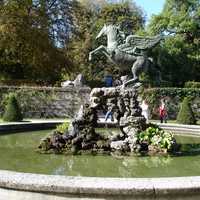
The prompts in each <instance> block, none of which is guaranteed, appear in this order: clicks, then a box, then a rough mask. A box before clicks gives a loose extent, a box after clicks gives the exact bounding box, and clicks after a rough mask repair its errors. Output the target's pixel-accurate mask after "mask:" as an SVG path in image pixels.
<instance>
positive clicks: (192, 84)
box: [185, 81, 200, 88]
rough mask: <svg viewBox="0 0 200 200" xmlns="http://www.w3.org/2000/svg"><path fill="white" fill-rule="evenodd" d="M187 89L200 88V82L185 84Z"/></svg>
mask: <svg viewBox="0 0 200 200" xmlns="http://www.w3.org/2000/svg"><path fill="white" fill-rule="evenodd" d="M185 87H186V88H200V82H195V81H188V82H186V83H185Z"/></svg>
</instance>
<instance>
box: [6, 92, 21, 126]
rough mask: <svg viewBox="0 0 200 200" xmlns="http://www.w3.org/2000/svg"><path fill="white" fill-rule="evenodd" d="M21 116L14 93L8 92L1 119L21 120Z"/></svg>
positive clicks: (9, 120) (8, 120)
mask: <svg viewBox="0 0 200 200" xmlns="http://www.w3.org/2000/svg"><path fill="white" fill-rule="evenodd" d="M22 119H23V116H22V112H21V109H20V107H19V104H18V102H17V98H16V95H15V94H14V93H10V94H9V95H8V99H7V102H6V106H5V111H4V114H3V120H4V121H7V122H14V121H22Z"/></svg>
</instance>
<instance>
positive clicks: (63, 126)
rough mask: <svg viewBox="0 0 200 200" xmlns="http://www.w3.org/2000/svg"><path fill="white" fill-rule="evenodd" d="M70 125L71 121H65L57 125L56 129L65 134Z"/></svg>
mask: <svg viewBox="0 0 200 200" xmlns="http://www.w3.org/2000/svg"><path fill="white" fill-rule="evenodd" d="M68 126H69V122H64V123H63V124H61V125H58V126H57V127H56V131H58V132H59V133H62V134H64V133H66V131H67V130H68Z"/></svg>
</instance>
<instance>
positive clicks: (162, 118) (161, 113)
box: [159, 100, 167, 123]
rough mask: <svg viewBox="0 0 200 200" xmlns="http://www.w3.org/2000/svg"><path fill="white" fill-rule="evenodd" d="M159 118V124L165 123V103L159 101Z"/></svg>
mask: <svg viewBox="0 0 200 200" xmlns="http://www.w3.org/2000/svg"><path fill="white" fill-rule="evenodd" d="M159 116H160V123H163V122H165V123H167V108H166V105H165V101H164V100H161V105H160V107H159Z"/></svg>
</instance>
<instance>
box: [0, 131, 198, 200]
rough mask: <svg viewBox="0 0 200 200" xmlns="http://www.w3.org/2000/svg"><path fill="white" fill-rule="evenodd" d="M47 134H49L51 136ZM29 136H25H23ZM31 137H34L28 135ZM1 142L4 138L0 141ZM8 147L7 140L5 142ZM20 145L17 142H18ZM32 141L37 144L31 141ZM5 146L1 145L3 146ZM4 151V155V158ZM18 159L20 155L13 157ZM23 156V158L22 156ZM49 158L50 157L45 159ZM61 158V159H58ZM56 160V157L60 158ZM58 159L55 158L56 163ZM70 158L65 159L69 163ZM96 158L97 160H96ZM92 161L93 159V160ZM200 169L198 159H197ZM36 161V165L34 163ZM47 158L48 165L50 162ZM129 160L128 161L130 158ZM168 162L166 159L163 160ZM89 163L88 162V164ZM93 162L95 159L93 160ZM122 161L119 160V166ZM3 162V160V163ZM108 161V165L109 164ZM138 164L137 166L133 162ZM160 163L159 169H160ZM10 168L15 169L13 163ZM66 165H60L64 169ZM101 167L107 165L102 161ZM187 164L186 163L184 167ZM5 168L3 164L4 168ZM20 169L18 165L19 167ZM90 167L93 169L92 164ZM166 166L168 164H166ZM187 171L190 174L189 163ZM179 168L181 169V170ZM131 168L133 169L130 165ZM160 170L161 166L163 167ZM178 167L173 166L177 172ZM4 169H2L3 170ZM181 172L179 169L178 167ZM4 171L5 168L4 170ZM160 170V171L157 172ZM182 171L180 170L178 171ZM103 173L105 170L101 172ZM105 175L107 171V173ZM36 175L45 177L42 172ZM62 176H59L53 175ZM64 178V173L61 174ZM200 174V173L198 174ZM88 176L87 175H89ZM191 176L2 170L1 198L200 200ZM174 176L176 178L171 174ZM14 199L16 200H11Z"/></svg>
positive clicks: (14, 141)
mask: <svg viewBox="0 0 200 200" xmlns="http://www.w3.org/2000/svg"><path fill="white" fill-rule="evenodd" d="M48 132H49V131H47V132H46V133H48ZM20 134H21V133H19V134H10V136H14V135H20ZM24 134H26V133H24ZM27 135H29V136H30V135H31V134H27ZM0 139H1V138H0ZM38 139H39V137H37V141H38ZM23 140H24V141H26V142H25V144H28V143H29V142H28V140H27V138H24V137H23ZM2 141H3V142H2V143H3V144H5V140H2ZM17 141H18V142H17ZM31 141H34V140H33V139H31ZM19 143H20V142H19V140H18V139H16V138H15V139H14V140H13V141H12V142H11V143H8V144H9V145H10V146H13V147H14V146H15V144H19ZM1 146H2V145H1ZM2 154H3V151H2V153H1V156H0V157H2V156H3V155H2ZM14 155H15V156H16V157H17V151H15V154H14ZM22 156H24V155H22ZM43 156H49V155H43ZM57 156H58V157H59V155H57ZM57 156H56V157H57ZM54 158H55V157H52V159H54ZM66 158H67V157H65V159H66ZM93 158H95V156H94V157H93ZM93 158H92V159H93ZM195 159H196V160H197V165H198V157H196V158H195ZM31 160H33V161H31ZM48 160H49V158H47V160H45V162H46V161H48ZM126 160H128V161H129V158H127V159H126ZM164 160H165V159H164ZM86 161H87V160H86ZM93 161H94V159H93ZM118 161H119V160H118V159H117V160H116V162H118ZM2 162H4V160H3V159H2V158H1V163H2ZM24 162H25V163H26V164H27V165H29V164H31V162H33V163H35V162H37V160H35V158H34V157H32V156H31V155H30V160H25V161H24ZM106 162H107V161H105V163H106ZM131 163H135V162H131ZM159 163H160V162H158V167H159ZM8 164H10V165H12V163H11V162H9V163H8ZM62 164H63V163H61V165H62ZM98 164H99V165H101V164H102V165H103V164H104V163H103V162H102V161H100V162H99V163H98ZM183 164H184V163H183ZM183 164H182V165H181V164H180V166H182V168H184V167H185V166H184V165H183ZM1 165H2V164H1ZM16 165H17V164H16ZM80 165H82V167H83V168H84V166H86V168H87V162H82V164H81V163H80ZM89 165H92V163H90V164H89ZM110 165H111V166H110V169H112V171H115V168H116V166H115V165H114V164H113V163H112V162H111V163H110ZM164 165H165V162H164ZM185 165H186V170H187V169H188V170H191V171H192V169H190V167H189V166H188V168H187V163H186V164H185ZM48 166H49V167H51V162H50V163H47V165H44V168H45V167H48ZM180 166H179V167H180ZM130 167H131V168H132V165H130ZM160 167H161V166H160ZM176 167H177V165H174V168H176ZM0 168H1V167H0ZM92 168H93V169H94V171H95V170H96V166H94V165H93V167H90V168H89V169H92ZM151 168H152V166H151V164H150V167H149V169H146V170H151ZM177 168H178V167H177ZM195 168H196V169H197V168H198V166H196V167H195ZM1 169H2V168H1ZM157 169H158V168H157ZM177 170H179V169H177ZM101 171H103V170H101ZM104 171H106V168H105V169H104ZM126 171H128V170H127V168H125V169H124V172H126ZM37 173H43V172H42V171H39V172H37ZM53 174H59V173H53ZM61 174H62V173H61ZM199 174H200V173H199ZM86 175H87V174H86ZM195 175H197V176H193V175H192V176H190V175H187V177H163V178H158V177H157V178H149V177H146V178H127V177H128V174H127V176H123V177H124V178H119V177H118V178H114V177H86V176H84V177H79V176H78V175H77V174H76V176H62V175H44V174H35V173H22V172H15V171H7V170H0V188H1V189H0V196H1V197H5V198H4V199H15V200H18V199H45V198H46V199H54V200H61V199H79V198H81V199H122V198H123V199H169V198H173V199H188V200H189V199H190V200H195V199H199V198H200V177H199V176H198V172H197V174H195ZM172 176H173V174H172ZM12 197H13V198H12Z"/></svg>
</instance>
